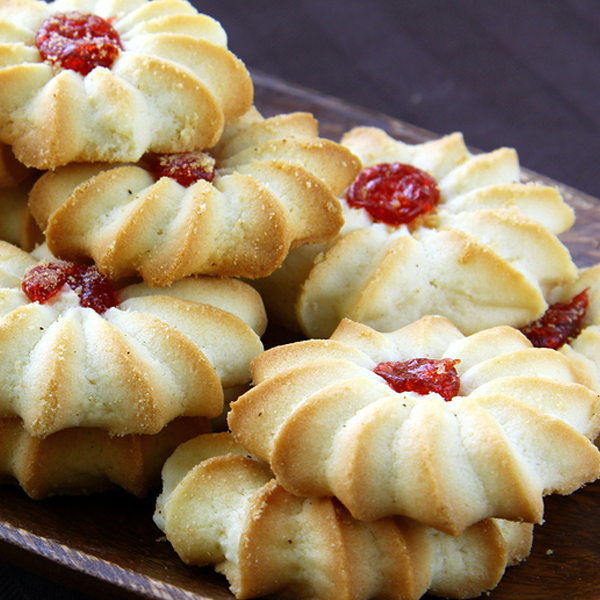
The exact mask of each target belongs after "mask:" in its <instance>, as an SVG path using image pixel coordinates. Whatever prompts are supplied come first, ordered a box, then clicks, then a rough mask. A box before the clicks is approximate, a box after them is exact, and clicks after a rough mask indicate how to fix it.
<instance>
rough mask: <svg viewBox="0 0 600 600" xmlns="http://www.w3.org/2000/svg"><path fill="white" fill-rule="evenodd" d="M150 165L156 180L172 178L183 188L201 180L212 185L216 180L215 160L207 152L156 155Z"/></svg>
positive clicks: (150, 160)
mask: <svg viewBox="0 0 600 600" xmlns="http://www.w3.org/2000/svg"><path fill="white" fill-rule="evenodd" d="M148 163H149V167H150V170H151V171H152V173H153V174H154V177H156V179H160V178H161V177H171V179H175V181H177V183H179V184H180V185H182V186H183V187H189V186H190V185H192V184H194V183H196V182H197V181H200V180H201V179H204V180H205V181H208V182H209V183H210V182H212V180H213V179H214V178H215V159H214V158H212V156H210V154H207V153H206V152H184V153H182V154H154V155H152V156H151V157H150V158H149V159H148Z"/></svg>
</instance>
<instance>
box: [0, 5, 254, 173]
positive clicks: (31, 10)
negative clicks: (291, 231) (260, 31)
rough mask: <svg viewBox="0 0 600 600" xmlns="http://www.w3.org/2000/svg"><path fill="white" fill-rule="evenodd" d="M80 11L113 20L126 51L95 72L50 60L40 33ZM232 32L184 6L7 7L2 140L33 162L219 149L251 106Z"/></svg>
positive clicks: (3, 10)
mask: <svg viewBox="0 0 600 600" xmlns="http://www.w3.org/2000/svg"><path fill="white" fill-rule="evenodd" d="M71 11H77V12H79V13H82V14H94V15H97V16H99V17H102V18H103V19H106V20H107V21H109V22H110V23H111V24H112V26H113V27H114V28H115V29H116V31H117V32H118V34H119V36H120V40H121V43H122V46H123V49H122V50H121V51H120V52H119V55H118V57H117V59H116V61H115V62H114V63H113V64H112V66H111V67H110V68H107V67H96V68H95V69H93V70H92V71H91V72H90V73H88V74H87V75H81V74H80V73H78V72H76V71H73V70H70V69H60V68H57V67H56V66H54V65H52V64H48V63H46V62H44V61H42V58H41V55H40V52H39V50H38V48H37V46H36V40H35V38H36V33H37V31H38V30H39V28H40V26H41V25H42V23H43V22H44V20H45V19H47V18H48V17H49V16H51V15H54V14H57V13H70V12H71ZM252 99H253V86H252V81H251V79H250V75H249V73H248V71H247V69H246V68H245V66H244V65H243V63H242V62H241V61H240V60H239V59H238V58H237V57H235V56H234V55H233V54H232V53H231V52H230V51H229V50H228V49H227V36H226V34H225V32H224V31H223V28H222V27H221V25H220V24H219V23H218V22H216V21H215V20H214V19H212V18H211V17H208V16H206V15H203V14H199V13H198V11H197V10H196V9H195V8H194V7H193V6H192V5H191V4H190V3H189V2H187V1H185V0H153V1H149V0H133V1H130V0H95V1H89V0H55V1H54V2H48V3H46V2H43V1H41V0H18V1H14V2H13V1H11V2H3V3H2V5H1V6H0V141H2V142H4V143H6V144H9V145H11V146H12V148H13V151H14V153H15V155H16V157H17V158H18V159H19V160H20V161H21V162H22V163H24V164H25V165H27V166H31V167H36V168H39V169H53V168H55V167H57V166H60V165H65V164H68V163H70V162H73V161H86V162H88V161H111V162H115V161H122V162H126V161H137V160H138V159H139V158H140V157H141V156H142V155H143V154H144V153H145V152H147V151H154V152H183V151H188V150H197V149H203V148H207V147H211V146H214V145H215V144H216V143H217V141H218V139H219V137H220V135H221V133H222V130H223V126H224V124H225V123H226V122H228V121H231V120H232V119H235V118H236V117H239V116H240V115H242V114H243V113H245V112H246V111H247V110H248V109H249V108H250V106H251V104H252Z"/></svg>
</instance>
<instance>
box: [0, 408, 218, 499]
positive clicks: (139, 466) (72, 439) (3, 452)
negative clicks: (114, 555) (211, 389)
mask: <svg viewBox="0 0 600 600" xmlns="http://www.w3.org/2000/svg"><path fill="white" fill-rule="evenodd" d="M207 431H209V426H208V422H207V420H206V419H203V418H202V417H182V418H180V419H175V420H173V421H171V422H170V423H168V424H167V425H166V426H165V427H163V429H161V431H159V432H158V433H156V434H154V435H111V434H110V433H108V432H107V431H104V430H102V429H97V428H89V427H72V428H69V429H62V430H61V431H57V432H56V433H52V434H50V435H48V436H46V437H43V438H41V437H35V436H32V435H31V434H30V433H28V432H27V431H25V429H24V428H23V423H22V421H21V420H20V419H18V418H6V419H0V439H2V444H0V478H1V479H2V481H3V482H8V483H17V484H18V485H19V486H20V487H21V488H22V489H23V490H24V491H25V493H26V494H27V495H28V496H29V497H30V498H33V499H34V500H40V499H42V498H47V497H48V496H56V495H64V494H68V495H83V494H91V493H95V492H103V491H106V490H108V489H111V488H114V487H120V488H123V489H124V490H125V491H127V492H128V493H130V494H133V495H134V496H139V497H144V496H147V495H148V494H149V493H150V492H151V491H153V490H155V489H156V488H157V487H159V486H160V472H161V469H162V467H163V465H164V462H165V460H167V458H168V457H169V456H170V455H171V454H172V453H173V451H174V450H175V449H176V448H177V447H178V446H179V445H180V444H182V443H183V442H185V441H187V440H189V439H191V438H194V437H196V436H197V435H200V434H201V433H205V432H207Z"/></svg>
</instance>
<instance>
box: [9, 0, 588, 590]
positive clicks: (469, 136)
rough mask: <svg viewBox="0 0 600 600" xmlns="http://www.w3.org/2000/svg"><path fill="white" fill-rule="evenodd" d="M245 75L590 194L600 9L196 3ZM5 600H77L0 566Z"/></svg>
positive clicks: (457, 2) (563, 3)
mask: <svg viewBox="0 0 600 600" xmlns="http://www.w3.org/2000/svg"><path fill="white" fill-rule="evenodd" d="M194 4H195V5H196V7H197V8H198V9H199V10H200V11H201V12H205V13H207V14H209V15H211V16H213V17H215V18H216V19H218V20H219V21H220V22H221V23H222V24H223V26H224V27H225V29H226V31H227V32H228V35H229V46H230V48H231V49H232V50H233V51H234V52H235V53H236V54H237V55H238V56H239V57H240V58H241V59H242V60H243V61H244V62H245V63H246V64H247V65H248V66H249V67H250V68H251V69H252V68H254V69H257V70H260V71H262V72H264V73H267V74H270V75H274V76H277V77H281V78H283V79H285V80H287V81H289V82H294V83H298V84H301V85H303V86H307V87H309V88H313V89H315V90H318V91H320V92H323V93H325V94H328V95H331V96H336V97H338V98H341V99H343V100H345V101H348V102H350V103H353V104H357V105H360V106H363V107H365V108H368V109H371V110H374V111H379V112H382V113H386V114H387V115H389V116H392V117H395V118H397V119H400V120H402V121H406V122H408V123H411V124H413V125H417V126H419V127H422V128H425V129H428V130H430V131H433V132H435V133H438V134H446V133H450V132H452V131H462V132H463V133H464V134H465V138H466V141H467V143H468V144H469V145H471V146H473V147H475V148H479V149H481V150H493V149H494V148H497V147H499V146H512V147H514V148H516V149H517V150H518V152H519V156H520V159H521V164H522V165H523V166H524V167H527V168H529V169H532V170H534V171H537V172H539V173H541V174H544V175H547V176H549V177H552V178H554V179H556V180H559V181H561V182H563V183H566V184H568V185H571V186H573V187H575V188H577V189H579V190H581V191H584V192H587V193H588V194H591V195H593V196H597V197H600V169H599V168H598V159H599V156H600V135H599V134H600V106H599V97H600V2H598V1H595V0H501V1H500V0H478V1H475V0H410V1H407V0H396V1H388V2H386V1H384V0H368V1H367V0H363V1H359V0H343V1H342V0H338V1H329V2H325V1H322V0H293V1H289V0H288V1H284V0H255V1H250V2H242V1H240V0H237V1H235V0H212V1H210V0H209V1H204V0H194ZM0 582H1V583H2V585H1V586H0V598H2V599H3V600H8V599H10V600H22V599H27V600H37V599H44V600H47V599H55V598H56V599H58V598H61V599H62V600H71V599H82V598H84V596H79V595H77V594H71V593H70V592H68V591H67V590H66V589H65V588H62V587H59V586H55V585H54V584H50V583H48V582H45V581H44V580H42V579H39V578H37V577H34V576H30V575H29V574H26V573H25V572H22V571H19V570H16V569H13V568H12V567H9V566H8V565H6V564H3V563H0Z"/></svg>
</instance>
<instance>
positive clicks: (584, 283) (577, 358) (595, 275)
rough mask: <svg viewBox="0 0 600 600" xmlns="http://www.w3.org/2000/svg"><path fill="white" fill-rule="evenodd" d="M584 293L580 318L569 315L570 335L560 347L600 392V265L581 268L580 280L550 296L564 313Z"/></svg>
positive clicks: (567, 326)
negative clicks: (571, 328) (583, 304)
mask: <svg viewBox="0 0 600 600" xmlns="http://www.w3.org/2000/svg"><path fill="white" fill-rule="evenodd" d="M582 295H583V299H584V301H585V306H584V308H583V310H581V313H580V315H579V316H580V318H579V319H577V315H575V316H572V317H569V315H568V314H567V315H566V319H567V324H566V328H567V331H568V334H569V336H568V339H566V340H565V343H564V345H562V346H560V347H559V350H560V352H562V353H563V354H565V355H566V356H568V357H569V359H570V360H572V361H573V362H574V363H575V364H577V366H578V368H579V369H580V370H581V371H582V372H583V373H584V374H585V375H584V377H585V383H586V385H588V386H589V387H590V388H592V389H593V390H595V391H596V392H598V393H600V264H597V265H594V266H592V267H587V268H584V269H581V270H580V272H579V277H578V278H577V280H576V281H574V282H573V283H571V284H569V285H565V286H560V287H557V288H556V289H554V290H552V293H551V295H550V298H551V299H552V301H553V303H556V304H557V305H558V307H559V310H560V307H561V306H562V307H563V308H562V312H563V314H564V313H565V312H567V311H570V310H572V309H571V307H572V306H573V304H574V303H576V302H577V298H581V297H582ZM569 326H572V327H574V329H573V330H571V331H569V329H570V327H569Z"/></svg>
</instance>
